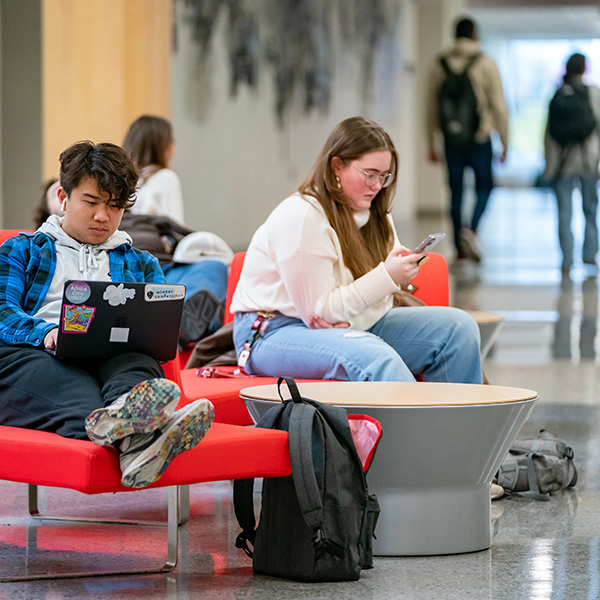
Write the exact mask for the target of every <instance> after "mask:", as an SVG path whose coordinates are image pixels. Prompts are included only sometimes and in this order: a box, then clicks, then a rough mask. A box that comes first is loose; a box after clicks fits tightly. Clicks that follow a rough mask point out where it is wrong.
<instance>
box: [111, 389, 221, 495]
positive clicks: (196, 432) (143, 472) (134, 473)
mask: <svg viewBox="0 0 600 600" xmlns="http://www.w3.org/2000/svg"><path fill="white" fill-rule="evenodd" d="M214 414H215V413H214V407H213V405H212V403H211V402H210V401H209V400H205V399H200V400H196V401H195V402H192V403H191V404H188V405H187V406H184V407H183V408H182V409H180V410H178V411H176V412H175V413H173V414H172V415H171V417H170V421H169V422H167V428H166V430H165V432H164V433H163V434H162V435H161V436H160V437H159V438H158V439H157V440H156V441H155V442H154V443H153V444H151V445H150V446H149V447H148V448H146V449H145V450H144V451H142V452H141V453H140V455H139V456H137V457H136V458H135V459H134V460H133V461H132V462H131V464H129V465H128V466H127V467H126V468H125V470H124V471H123V474H122V478H121V483H122V484H123V485H124V486H126V487H131V488H143V487H146V486H149V485H150V484H151V483H154V482H155V481H156V480H157V479H158V478H159V477H160V476H161V475H162V474H163V473H164V472H165V471H166V469H167V467H168V466H169V465H170V464H171V461H172V460H173V459H174V458H176V457H177V456H179V455H180V454H183V453H184V452H187V451H188V450H191V449H192V448H193V447H194V446H195V445H196V444H197V443H198V442H199V441H200V440H201V439H202V438H203V437H204V436H205V435H206V432H207V431H208V430H209V428H210V426H211V423H212V421H213V418H214ZM134 452H135V451H134ZM123 456H125V454H124V455H123Z"/></svg>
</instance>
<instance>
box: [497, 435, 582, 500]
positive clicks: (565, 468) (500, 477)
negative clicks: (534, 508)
mask: <svg viewBox="0 0 600 600" xmlns="http://www.w3.org/2000/svg"><path fill="white" fill-rule="evenodd" d="M496 480H497V482H498V485H500V486H502V487H503V488H504V490H505V492H506V493H507V494H511V493H519V494H523V495H527V496H529V497H531V498H534V499H536V500H549V499H550V494H552V493H554V492H558V491H559V490H562V489H564V488H566V487H573V486H574V485H575V484H576V483H577V469H576V468H575V465H574V464H573V449H572V448H571V447H570V446H567V444H565V442H562V441H561V440H557V439H555V438H554V437H552V434H551V433H550V432H549V431H547V430H546V429H541V430H540V432H539V434H538V436H537V437H535V438H529V439H523V440H515V443H514V444H513V446H512V447H511V449H510V451H509V452H508V454H507V455H506V458H505V459H504V460H503V461H502V464H501V465H500V469H499V470H498V473H497V474H496Z"/></svg>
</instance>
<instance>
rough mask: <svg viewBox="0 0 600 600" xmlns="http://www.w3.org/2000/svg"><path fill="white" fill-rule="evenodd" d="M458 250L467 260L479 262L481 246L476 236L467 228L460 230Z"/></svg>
mask: <svg viewBox="0 0 600 600" xmlns="http://www.w3.org/2000/svg"><path fill="white" fill-rule="evenodd" d="M460 249H461V250H462V251H463V252H464V253H465V254H466V255H467V257H468V258H470V259H471V260H474V261H475V262H481V246H480V244H479V239H478V238H477V234H476V233H475V232H474V231H473V230H472V229H468V228H467V227H463V228H462V229H461V230H460Z"/></svg>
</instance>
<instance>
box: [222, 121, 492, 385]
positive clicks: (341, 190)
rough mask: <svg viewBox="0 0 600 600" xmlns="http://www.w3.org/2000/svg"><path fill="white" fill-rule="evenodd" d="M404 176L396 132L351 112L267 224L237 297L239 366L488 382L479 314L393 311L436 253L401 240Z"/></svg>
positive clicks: (362, 377)
mask: <svg viewBox="0 0 600 600" xmlns="http://www.w3.org/2000/svg"><path fill="white" fill-rule="evenodd" d="M397 173H398V155H397V153H396V150H395V148H394V145H393V143H392V140H391V139H390V136H389V135H388V134H387V133H386V132H385V131H384V130H383V129H382V128H381V127H380V126H379V125H377V124H376V123H374V122H373V121H371V120H369V119H366V118H363V117H353V118H350V119H346V120H345V121H342V122H341V123H340V124H339V125H338V126H337V127H335V129H334V130H333V132H332V133H331V134H330V136H329V138H328V139H327V141H326V142H325V145H324V146H323V149H322V150H321V152H320V154H319V156H318V158H317V160H316V162H315V164H314V166H313V168H312V169H311V171H310V173H309V174H308V176H307V178H306V179H305V180H304V182H303V183H302V184H301V185H300V186H299V188H298V189H297V191H296V192H295V193H294V194H292V195H291V196H289V197H288V198H286V199H285V200H283V202H281V203H280V204H279V205H278V206H277V207H276V208H275V209H274V210H273V212H272V213H271V214H270V216H269V217H268V218H267V220H266V221H265V223H264V224H263V225H261V227H260V228H259V229H258V230H257V231H256V233H255V234H254V236H253V238H252V241H251V242H250V246H249V248H248V251H247V254H246V259H245V261H244V266H243V268H242V272H241V275H240V279H239V283H238V285H237V288H236V291H235V294H234V296H233V300H232V304H231V311H232V312H234V313H235V321H234V332H233V336H234V342H235V347H236V351H237V354H238V364H239V365H240V366H242V367H245V369H246V371H247V372H248V373H249V374H253V375H266V376H280V375H288V376H291V377H296V378H305V379H341V380H348V381H414V379H415V378H414V375H415V374H422V376H423V379H424V380H425V381H450V382H463V383H481V382H482V374H481V359H480V351H479V345H480V342H479V329H478V327H477V324H476V323H475V321H474V319H473V318H472V317H471V316H470V315H468V314H467V313H466V312H463V311H461V310H459V309H456V308H449V307H421V306H417V307H412V306H405V307H398V308H393V300H394V294H395V293H398V292H399V291H400V290H401V287H403V286H406V285H407V284H408V283H409V282H410V281H411V280H412V279H413V278H414V277H415V276H416V274H417V272H418V270H419V262H420V261H421V259H422V258H424V254H418V253H412V254H411V252H410V250H409V249H408V248H407V247H405V246H403V245H402V244H400V242H399V241H398V238H397V235H396V231H395V228H394V224H393V221H392V218H391V206H392V199H393V197H394V190H395V182H396V177H397Z"/></svg>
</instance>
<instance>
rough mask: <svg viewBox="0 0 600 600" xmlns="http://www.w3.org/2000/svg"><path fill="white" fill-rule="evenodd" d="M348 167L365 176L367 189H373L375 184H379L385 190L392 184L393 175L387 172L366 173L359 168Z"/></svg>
mask: <svg viewBox="0 0 600 600" xmlns="http://www.w3.org/2000/svg"><path fill="white" fill-rule="evenodd" d="M350 166H351V167H352V168H354V169H356V170H357V171H360V172H361V173H362V174H363V175H364V176H365V183H366V184H367V185H368V186H369V187H375V186H376V185H377V183H380V184H381V187H382V188H385V187H387V186H388V185H390V183H392V181H393V180H394V174H393V173H391V172H389V171H388V172H387V173H369V172H368V171H365V170H363V169H361V168H360V167H356V166H354V165H350Z"/></svg>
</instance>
